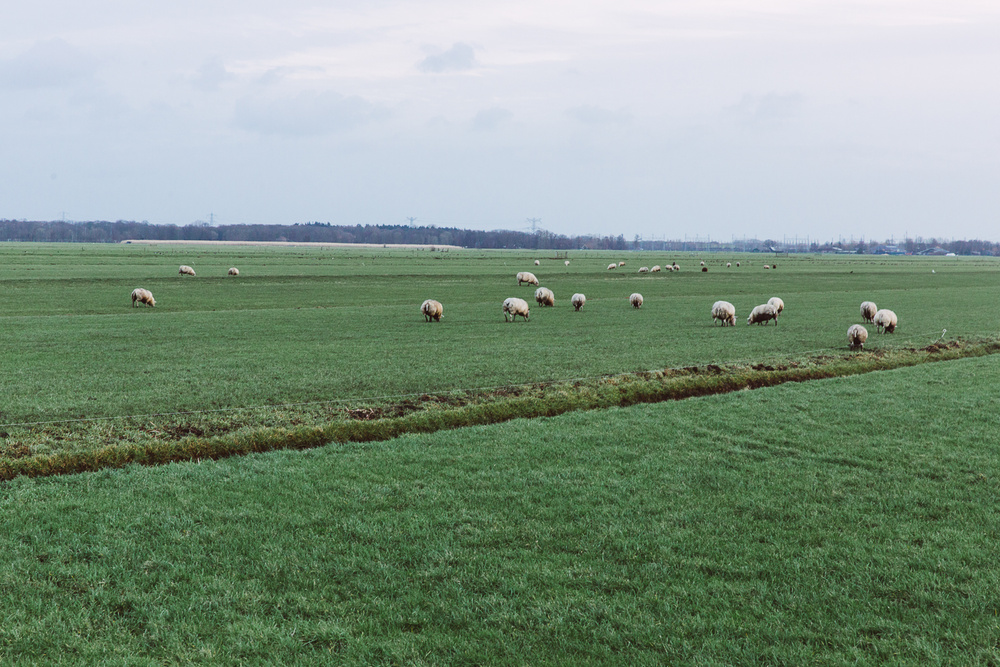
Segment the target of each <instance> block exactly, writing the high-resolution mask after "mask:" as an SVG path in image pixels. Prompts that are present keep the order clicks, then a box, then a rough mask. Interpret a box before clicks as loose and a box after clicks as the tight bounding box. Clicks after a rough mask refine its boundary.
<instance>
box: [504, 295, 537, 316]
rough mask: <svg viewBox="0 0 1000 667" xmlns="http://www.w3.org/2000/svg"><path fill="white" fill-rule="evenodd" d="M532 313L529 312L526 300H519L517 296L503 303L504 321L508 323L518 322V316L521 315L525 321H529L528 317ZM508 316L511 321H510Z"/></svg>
mask: <svg viewBox="0 0 1000 667" xmlns="http://www.w3.org/2000/svg"><path fill="white" fill-rule="evenodd" d="M530 314H531V313H530V312H529V311H528V302H527V301H525V300H524V299H518V298H517V297H516V296H512V297H510V298H508V299H504V302H503V319H504V321H507V322H513V321H515V320H517V316H518V315H520V316H521V317H523V318H524V321H525V322H527V321H528V315H530ZM508 316H510V319H509V320H508V319H507V318H508Z"/></svg>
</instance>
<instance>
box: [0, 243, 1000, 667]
mask: <svg viewBox="0 0 1000 667" xmlns="http://www.w3.org/2000/svg"><path fill="white" fill-rule="evenodd" d="M536 258H539V259H540V260H541V265H540V266H539V267H535V266H534V265H533V262H534V260H535V259H536ZM617 259H625V260H626V261H627V265H626V266H625V267H623V268H621V269H616V270H615V271H614V272H612V271H607V270H606V266H607V264H608V263H609V262H610V261H612V260H617ZM774 259H775V258H773V257H763V256H754V255H749V254H748V255H741V256H719V255H702V256H694V255H685V254H682V253H674V254H670V253H665V254H660V253H656V254H653V253H649V254H638V253H622V254H621V255H611V254H608V253H582V252H579V253H574V252H571V253H570V262H571V264H570V266H569V267H565V266H564V265H563V263H562V260H561V259H560V260H558V261H557V260H556V259H554V258H551V257H548V256H546V255H544V254H530V253H524V252H520V253H519V252H478V251H472V250H469V251H462V252H448V253H438V252H434V253H431V252H426V251H422V252H416V251H413V252H411V251H398V250H371V251H360V252H359V251H344V250H337V251H332V250H321V249H302V248H253V247H251V248H243V247H224V248H201V247H197V248H178V247H169V248H168V247H163V246H138V245H129V246H89V245H80V246H76V245H66V246H63V245H41V244H38V245H36V244H0V350H2V354H0V473H3V475H4V477H13V479H10V480H9V481H5V482H0V509H2V516H3V519H2V522H3V524H2V525H3V529H2V530H0V566H2V567H0V572H2V574H0V656H2V658H3V660H4V661H5V662H11V663H64V664H79V663H105V662H106V663H110V664H162V663H172V662H204V663H223V664H242V663H253V664H258V663H281V664H284V663H291V664H315V663H317V662H319V663H326V664H428V665H429V664H470V663H473V664H553V663H554V664H704V665H713V664H749V663H757V664H788V665H799V664H805V663H820V664H884V663H889V664H980V665H997V664H1000V620H998V619H1000V616H998V614H1000V598H998V595H997V593H996V591H997V590H1000V586H998V584H1000V581H998V579H1000V569H998V568H997V567H996V554H997V548H996V544H997V539H998V537H1000V514H998V511H997V507H998V502H997V501H998V500H1000V485H998V480H1000V450H998V449H997V438H996V431H997V429H996V415H997V414H998V412H1000V395H998V394H997V392H996V385H997V381H998V379H1000V355H998V354H996V351H997V349H998V345H997V341H998V327H1000V315H998V314H997V312H996V309H995V308H993V307H992V305H991V304H992V303H993V302H994V301H995V295H996V291H997V286H998V283H1000V261H997V260H996V259H993V258H912V257H901V258H897V257H892V258H889V257H812V256H801V257H788V258H786V257H779V258H777V262H778V268H777V269H775V270H768V271H765V270H763V268H762V266H763V264H765V263H771V262H773V261H774ZM674 260H676V261H677V262H678V263H679V264H680V265H681V267H682V270H681V272H679V273H674V274H665V273H661V274H656V275H639V274H637V273H636V270H637V269H638V267H639V266H643V265H646V266H652V265H653V264H661V265H664V264H666V263H668V262H671V261H674ZM701 260H704V261H705V262H706V263H707V265H708V267H709V271H708V272H707V273H702V272H700V271H699V270H698V266H697V265H698V262H699V261H701ZM737 260H738V261H740V262H741V263H742V265H743V266H741V267H740V268H739V269H738V270H737V269H735V268H733V269H726V268H725V263H726V261H733V262H735V261H737ZM180 264H189V265H191V266H194V267H195V269H196V271H197V272H198V276H197V277H194V278H190V277H181V276H178V275H177V267H178V265H180ZM230 266H237V267H239V268H240V271H241V275H240V276H239V277H238V278H230V277H227V276H226V270H227V269H228V268H229V267H230ZM520 270H531V271H533V272H535V273H536V274H537V275H538V276H539V278H540V279H541V284H542V285H543V286H547V287H550V288H551V289H553V290H554V292H555V294H556V298H557V306H556V307H555V308H548V309H543V308H540V307H538V306H533V307H532V316H531V321H530V322H527V323H522V322H518V323H516V324H508V323H505V322H504V320H503V317H502V315H501V312H500V304H501V302H502V301H503V299H504V298H506V297H507V296H515V295H516V296H522V297H524V298H526V299H528V300H529V301H532V299H531V295H532V294H533V291H534V288H533V287H528V286H522V287H518V286H517V285H516V283H515V281H514V274H515V273H516V272H517V271H520ZM932 270H933V273H932ZM135 287H145V288H147V289H150V290H151V291H152V292H153V293H154V295H155V297H156V299H157V306H156V308H155V309H133V308H131V302H130V299H129V294H130V292H131V291H132V289H134V288H135ZM577 291H580V292H584V293H585V294H586V295H587V305H586V306H585V308H584V309H583V310H582V311H581V312H578V313H577V312H573V310H572V308H571V307H570V306H569V303H568V299H569V296H570V295H571V294H572V293H573V292H577ZM635 291H638V292H641V293H642V294H643V295H644V297H645V305H644V306H643V308H642V309H641V310H638V311H636V310H633V309H632V308H631V307H630V306H629V305H628V301H627V297H628V295H629V294H630V293H632V292H635ZM770 296H780V297H782V298H783V299H784V301H785V304H786V310H785V312H784V313H783V314H782V316H781V319H780V321H779V325H778V326H777V327H775V326H768V327H756V326H754V327H748V326H746V324H745V321H746V315H747V314H748V312H749V310H750V309H751V307H752V306H754V305H757V304H758V303H762V302H764V301H766V300H767V299H768V298H769V297H770ZM425 298H435V299H438V300H439V301H441V302H442V303H443V304H444V307H445V316H444V320H443V321H442V322H440V323H425V322H424V321H423V317H422V316H421V314H420V313H419V305H420V303H421V302H422V301H423V300H424V299H425ZM718 299H725V300H728V301H731V302H733V303H734V304H735V305H736V308H737V318H738V325H737V326H736V327H735V328H726V329H723V328H720V327H713V325H712V321H711V317H710V308H711V305H712V303H713V302H714V301H715V300H718ZM863 300H874V301H876V302H877V303H878V304H879V306H880V307H888V308H891V309H893V310H895V311H896V313H897V314H898V315H899V318H900V326H899V330H898V331H897V332H896V333H895V334H894V335H884V336H880V335H878V334H876V333H875V332H874V327H872V326H869V327H868V328H869V330H870V332H871V336H870V338H869V342H868V345H867V346H866V350H865V351H864V352H860V353H858V352H855V353H850V352H848V351H847V349H846V330H847V327H848V326H849V325H850V324H853V323H857V322H859V321H860V313H859V310H858V308H859V305H860V303H861V301H863ZM532 303H533V301H532ZM943 329H947V334H946V335H945V336H944V337H943V338H942V335H941V332H942V330H943ZM939 339H940V342H941V343H947V346H945V347H941V346H940V344H936V345H932V343H934V341H938V340H939ZM927 362H933V363H927ZM904 366H909V367H904ZM694 367H697V368H694ZM665 369H682V370H675V371H672V370H665ZM639 371H656V372H653V373H637V372H639ZM824 373H825V375H824ZM840 375H842V376H843V377H837V376H840ZM821 377H826V378H828V379H815V378H821ZM553 381H561V382H556V383H555V384H546V383H549V382H553ZM778 381H782V382H785V381H787V382H788V384H782V385H780V386H770V385H772V384H775V383H776V382H778ZM727 383H728V384H727ZM510 385H518V386H515V387H510ZM519 385H525V386H523V387H521V386H519ZM490 387H505V389H503V390H501V391H497V392H489V391H484V392H481V393H476V392H475V391H472V390H475V389H476V388H490ZM749 387H765V388H759V389H754V390H750V391H744V390H741V389H746V388H749ZM716 391H727V392H730V393H724V394H718V395H700V397H695V398H686V399H685V400H670V401H667V402H656V401H665V400H666V399H668V398H681V397H684V396H699V394H700V393H703V394H712V393H714V392H716ZM449 392H450V393H449ZM446 398H447V400H445V399H446ZM643 402H652V404H648V405H634V404H635V403H643ZM302 404H306V405H302ZM609 405H631V407H610V408H608V407H607V406H609ZM410 410H413V412H409V411H410ZM175 412H184V413H186V414H170V413H175ZM519 415H520V416H523V415H529V416H532V417H536V418H533V419H518V418H517V417H518V416H519ZM544 415H558V416H550V417H546V416H544ZM23 422H44V423H39V424H24V423H23ZM472 423H476V424H480V425H477V426H467V427H464V428H463V427H462V425H463V424H472ZM343 433H350V434H353V435H349V436H345V437H340V435H339V434H343ZM400 434H401V435H400ZM396 436H398V437H396ZM352 440H371V442H354V441H352ZM262 443H263V444H262ZM326 443H328V444H326ZM282 447H288V448H289V449H287V450H285V451H270V452H268V453H263V454H250V455H246V456H232V457H231V458H223V459H222V460H212V459H213V458H215V457H220V456H221V457H225V456H230V455H232V454H238V453H245V452H250V451H254V449H255V448H256V449H260V450H263V449H281V448H282ZM301 447H310V448H311V449H309V450H308V451H299V450H298V449H296V448H301ZM60 456H62V457H63V459H64V460H71V463H72V461H76V462H77V463H79V465H78V466H77V465H75V464H73V465H66V466H64V467H62V468H60V467H59V466H58V465H56V466H52V465H49V463H51V461H53V460H56V459H59V457H60ZM170 460H174V461H177V460H182V462H180V463H171V464H169V465H159V466H148V467H144V466H137V465H126V464H127V463H128V462H129V461H147V462H150V463H152V462H156V461H170ZM46 461H48V462H49V463H46ZM18 466H20V467H18ZM46 466H48V467H46ZM82 469H95V470H97V472H93V473H84V474H73V475H61V476H44V475H51V474H53V473H58V472H69V471H72V470H82ZM36 475H42V476H36Z"/></svg>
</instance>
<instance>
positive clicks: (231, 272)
mask: <svg viewBox="0 0 1000 667" xmlns="http://www.w3.org/2000/svg"><path fill="white" fill-rule="evenodd" d="M229 275H231V276H238V275H240V270H239V269H237V268H236V267H235V266H234V267H232V268H231V269H229Z"/></svg>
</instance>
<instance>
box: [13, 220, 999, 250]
mask: <svg viewBox="0 0 1000 667" xmlns="http://www.w3.org/2000/svg"><path fill="white" fill-rule="evenodd" d="M137 239H147V240H157V241H292V242H298V243H377V244H383V243H419V244H425V245H457V246H462V247H465V248H524V249H529V250H577V249H581V248H586V249H590V250H640V249H645V250H720V251H733V250H758V251H764V252H766V251H768V250H770V249H771V248H774V249H776V250H789V251H792V252H795V251H805V250H806V248H805V247H804V244H803V247H795V248H792V247H784V248H783V247H782V246H784V244H782V243H779V242H778V241H773V240H770V239H765V240H757V239H755V240H753V241H750V242H749V245H748V241H747V240H746V239H744V240H743V241H736V242H733V243H718V242H711V243H707V244H698V243H690V242H686V241H684V242H682V241H653V242H651V241H643V240H642V239H640V237H638V236H636V237H635V239H634V240H632V241H626V240H625V237H624V236H622V235H620V234H619V235H618V236H593V235H578V236H566V235H564V234H553V233H551V232H548V231H545V230H539V231H537V232H523V231H512V230H507V229H495V230H492V231H480V230H475V229H458V228H456V227H434V226H428V227H422V226H421V227H409V226H406V225H353V226H352V225H333V224H330V223H328V222H325V223H323V222H309V223H304V224H294V225H220V226H218V227H213V226H211V225H208V224H207V223H200V222H199V223H193V224H190V225H153V224H150V223H148V222H146V221H142V222H136V221H134V220H118V221H116V222H108V221H91V222H66V221H62V220H55V221H42V220H0V241H50V242H65V243H120V242H122V241H128V240H137ZM888 243H889V242H888V241H887V242H886V244H888ZM883 245H885V244H880V243H877V242H875V241H867V242H866V241H864V240H861V241H851V242H839V243H811V244H809V247H808V251H810V252H836V251H848V252H858V253H873V252H879V251H880V248H882V246H883ZM935 247H940V248H944V249H945V250H947V251H948V252H953V253H955V254H957V255H1000V243H996V242H993V241H981V240H972V241H966V240H961V241H945V240H939V239H934V238H931V239H922V238H919V237H918V238H916V239H911V238H908V239H906V240H905V241H903V242H902V243H899V244H898V248H899V250H901V251H903V252H906V253H910V254H912V253H917V252H921V251H923V250H926V249H928V248H935Z"/></svg>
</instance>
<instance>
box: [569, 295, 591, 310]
mask: <svg viewBox="0 0 1000 667" xmlns="http://www.w3.org/2000/svg"><path fill="white" fill-rule="evenodd" d="M569 302H570V303H571V304H573V308H575V309H576V310H580V309H581V308H583V305H584V304H585V303H587V297H585V296H584V295H582V294H580V293H579V292H577V293H576V294H574V295H573V296H571V297H570V299H569Z"/></svg>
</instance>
